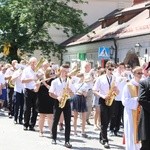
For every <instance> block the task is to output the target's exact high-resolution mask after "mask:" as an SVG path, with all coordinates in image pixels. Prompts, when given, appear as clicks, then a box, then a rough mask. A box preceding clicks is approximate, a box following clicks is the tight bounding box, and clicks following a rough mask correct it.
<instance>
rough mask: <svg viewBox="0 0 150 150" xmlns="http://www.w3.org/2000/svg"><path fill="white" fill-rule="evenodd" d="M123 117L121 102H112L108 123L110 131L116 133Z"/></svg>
mask: <svg viewBox="0 0 150 150" xmlns="http://www.w3.org/2000/svg"><path fill="white" fill-rule="evenodd" d="M122 116H123V105H122V102H121V101H114V109H113V113H112V117H111V121H110V130H111V131H114V132H118V131H119V129H120V124H121V118H122Z"/></svg>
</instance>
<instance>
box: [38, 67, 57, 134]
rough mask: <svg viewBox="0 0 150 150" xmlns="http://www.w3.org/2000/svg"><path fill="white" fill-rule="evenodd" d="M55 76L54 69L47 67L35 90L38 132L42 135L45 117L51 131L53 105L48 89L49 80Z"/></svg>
mask: <svg viewBox="0 0 150 150" xmlns="http://www.w3.org/2000/svg"><path fill="white" fill-rule="evenodd" d="M54 78H55V73H54V71H53V70H52V69H51V68H50V67H48V68H47V69H46V71H45V81H43V82H41V84H37V86H36V89H35V91H36V92H37V95H38V99H37V111H38V113H39V133H40V136H43V127H44V122H45V118H46V117H47V120H48V126H49V130H50V132H51V128H52V120H53V106H54V99H53V98H52V97H50V96H49V93H48V90H49V88H50V85H51V81H52V80H53V79H54Z"/></svg>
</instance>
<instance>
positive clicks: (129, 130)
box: [122, 79, 140, 150]
mask: <svg viewBox="0 0 150 150" xmlns="http://www.w3.org/2000/svg"><path fill="white" fill-rule="evenodd" d="M130 83H131V84H133V85H136V86H138V83H137V82H136V81H135V80H134V79H132V80H131V81H130ZM137 99H138V97H131V94H130V91H129V88H128V85H125V87H124V89H123V93H122V104H123V106H124V134H125V149H126V150H140V144H139V143H138V144H136V143H135V141H134V126H133V116H132V110H136V109H137V107H138V101H137Z"/></svg>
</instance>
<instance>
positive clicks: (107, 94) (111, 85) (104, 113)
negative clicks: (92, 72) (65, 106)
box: [93, 61, 119, 148]
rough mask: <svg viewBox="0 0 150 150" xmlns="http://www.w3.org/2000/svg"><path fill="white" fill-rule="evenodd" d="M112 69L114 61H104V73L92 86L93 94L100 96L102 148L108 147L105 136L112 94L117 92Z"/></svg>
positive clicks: (110, 112)
mask: <svg viewBox="0 0 150 150" xmlns="http://www.w3.org/2000/svg"><path fill="white" fill-rule="evenodd" d="M113 71H114V63H113V62H111V61H108V62H107V63H106V74H104V75H102V76H100V77H98V78H97V80H96V82H95V84H94V87H93V92H94V94H95V95H97V96H99V97H100V98H99V103H100V116H101V131H100V143H101V144H103V145H104V148H110V146H109V143H108V137H107V128H108V124H109V122H110V119H111V115H112V112H113V106H114V105H113V103H114V102H113V100H114V98H113V97H114V96H115V95H114V94H118V92H119V91H118V89H117V87H116V85H115V77H114V76H113V74H112V72H113ZM112 98H113V99H112ZM107 102H108V103H110V102H111V103H112V104H111V105H110V106H108V105H106V103H107Z"/></svg>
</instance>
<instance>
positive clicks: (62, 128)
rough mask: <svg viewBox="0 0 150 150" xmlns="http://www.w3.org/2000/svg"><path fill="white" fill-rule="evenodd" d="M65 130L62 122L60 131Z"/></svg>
mask: <svg viewBox="0 0 150 150" xmlns="http://www.w3.org/2000/svg"><path fill="white" fill-rule="evenodd" d="M63 130H64V127H63V123H60V125H59V131H63Z"/></svg>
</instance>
